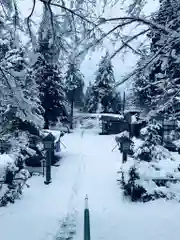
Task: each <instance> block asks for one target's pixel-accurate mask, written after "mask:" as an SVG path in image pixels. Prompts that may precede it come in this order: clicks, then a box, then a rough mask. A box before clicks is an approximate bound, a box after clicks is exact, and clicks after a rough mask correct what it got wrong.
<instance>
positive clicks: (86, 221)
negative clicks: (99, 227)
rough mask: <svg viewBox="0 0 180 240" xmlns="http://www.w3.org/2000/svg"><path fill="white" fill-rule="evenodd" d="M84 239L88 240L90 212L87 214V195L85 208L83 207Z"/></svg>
mask: <svg viewBox="0 0 180 240" xmlns="http://www.w3.org/2000/svg"><path fill="white" fill-rule="evenodd" d="M84 240H90V214H89V208H88V197H87V196H86V198H85V209H84Z"/></svg>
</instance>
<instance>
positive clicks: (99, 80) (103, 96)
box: [90, 52, 115, 112]
mask: <svg viewBox="0 0 180 240" xmlns="http://www.w3.org/2000/svg"><path fill="white" fill-rule="evenodd" d="M114 84H115V78H114V72H113V66H112V63H111V59H110V56H109V53H108V52H107V53H106V55H105V56H104V57H103V58H102V59H101V61H100V63H99V68H98V71H97V73H96V79H95V82H94V83H93V86H92V95H93V102H92V104H90V105H91V109H93V111H96V110H97V108H98V104H99V103H100V104H101V106H102V111H103V112H113V109H112V102H113V97H114V94H115V92H114V90H113V85H114ZM91 109H90V111H92V110H91Z"/></svg>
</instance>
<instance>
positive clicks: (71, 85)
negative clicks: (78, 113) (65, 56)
mask: <svg viewBox="0 0 180 240" xmlns="http://www.w3.org/2000/svg"><path fill="white" fill-rule="evenodd" d="M83 77H84V76H83V75H82V73H81V72H80V70H79V69H78V67H77V64H75V63H74V62H73V63H69V65H68V70H67V72H66V77H65V78H66V82H65V89H66V95H67V99H68V101H69V102H70V104H71V126H70V127H71V129H72V128H73V109H74V105H75V106H76V107H80V106H82V105H83V87H84V80H83Z"/></svg>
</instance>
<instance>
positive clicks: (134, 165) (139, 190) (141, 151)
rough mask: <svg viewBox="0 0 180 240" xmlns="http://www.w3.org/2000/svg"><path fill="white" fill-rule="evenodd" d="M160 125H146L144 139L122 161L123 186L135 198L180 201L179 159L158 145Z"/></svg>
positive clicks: (139, 199) (134, 199)
mask: <svg viewBox="0 0 180 240" xmlns="http://www.w3.org/2000/svg"><path fill="white" fill-rule="evenodd" d="M158 130H159V126H157V125H152V124H150V125H148V126H147V128H145V129H143V131H142V132H143V135H144V139H145V141H143V142H141V144H140V145H139V146H138V148H136V147H135V148H134V151H135V153H134V155H133V158H132V159H129V160H128V161H127V162H126V163H124V164H123V166H122V169H121V171H122V172H121V173H122V182H121V183H122V188H123V191H124V194H125V195H126V196H128V197H130V199H131V200H132V201H143V202H146V201H149V200H153V199H157V198H166V199H177V200H178V201H180V192H179V190H178V189H180V183H178V182H179V181H178V179H179V180H180V161H178V160H176V159H174V158H173V157H172V155H171V153H170V152H169V151H168V150H167V149H165V148H164V147H163V146H161V145H159V143H160V140H161V139H160V136H159V134H158Z"/></svg>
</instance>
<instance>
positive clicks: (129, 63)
mask: <svg viewBox="0 0 180 240" xmlns="http://www.w3.org/2000/svg"><path fill="white" fill-rule="evenodd" d="M99 1H102V0H99ZM129 1H131V0H128V1H125V2H126V3H127V2H129ZM18 2H19V7H20V11H21V12H22V13H23V16H24V17H26V16H28V14H29V13H30V11H31V9H32V2H33V1H32V0H18ZM157 8H158V0H148V4H147V5H146V6H145V8H144V13H145V14H146V15H149V14H150V13H151V12H153V11H155V10H157ZM41 14H42V3H40V2H39V1H37V4H36V8H35V12H34V14H33V20H34V22H36V23H37V24H38V23H39V20H40V16H41ZM121 15H124V13H123V9H122V5H120V4H119V6H118V5H116V6H115V7H113V8H108V9H107V11H106V13H105V16H106V17H118V16H121ZM110 27H111V25H105V26H104V28H103V29H104V31H108V30H109V29H110ZM127 30H130V31H132V29H127ZM127 30H126V31H127ZM134 44H137V41H136V42H135V43H134ZM132 46H133V45H132ZM105 47H106V49H108V50H109V51H110V53H111V52H113V50H114V47H113V46H112V44H111V43H109V42H108V41H106V43H105ZM104 53H105V50H104V51H101V50H97V51H96V52H89V54H88V55H87V56H86V58H85V60H84V61H83V63H82V65H81V71H82V72H83V74H84V76H85V84H86V86H87V84H88V83H89V81H93V80H94V78H95V72H96V70H97V64H98V63H99V61H100V58H101V56H102V55H104ZM136 62H137V56H135V55H134V54H133V53H132V52H130V51H129V52H128V53H127V54H126V55H125V57H123V56H122V55H117V56H116V57H115V58H114V59H113V60H112V63H113V66H114V73H115V79H116V81H119V80H121V79H122V77H123V76H125V75H126V74H127V73H129V72H131V71H132V70H133V67H134V66H135V64H136ZM128 86H129V84H123V85H122V86H121V87H120V89H121V88H122V90H123V91H124V89H125V88H126V87H128Z"/></svg>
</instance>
